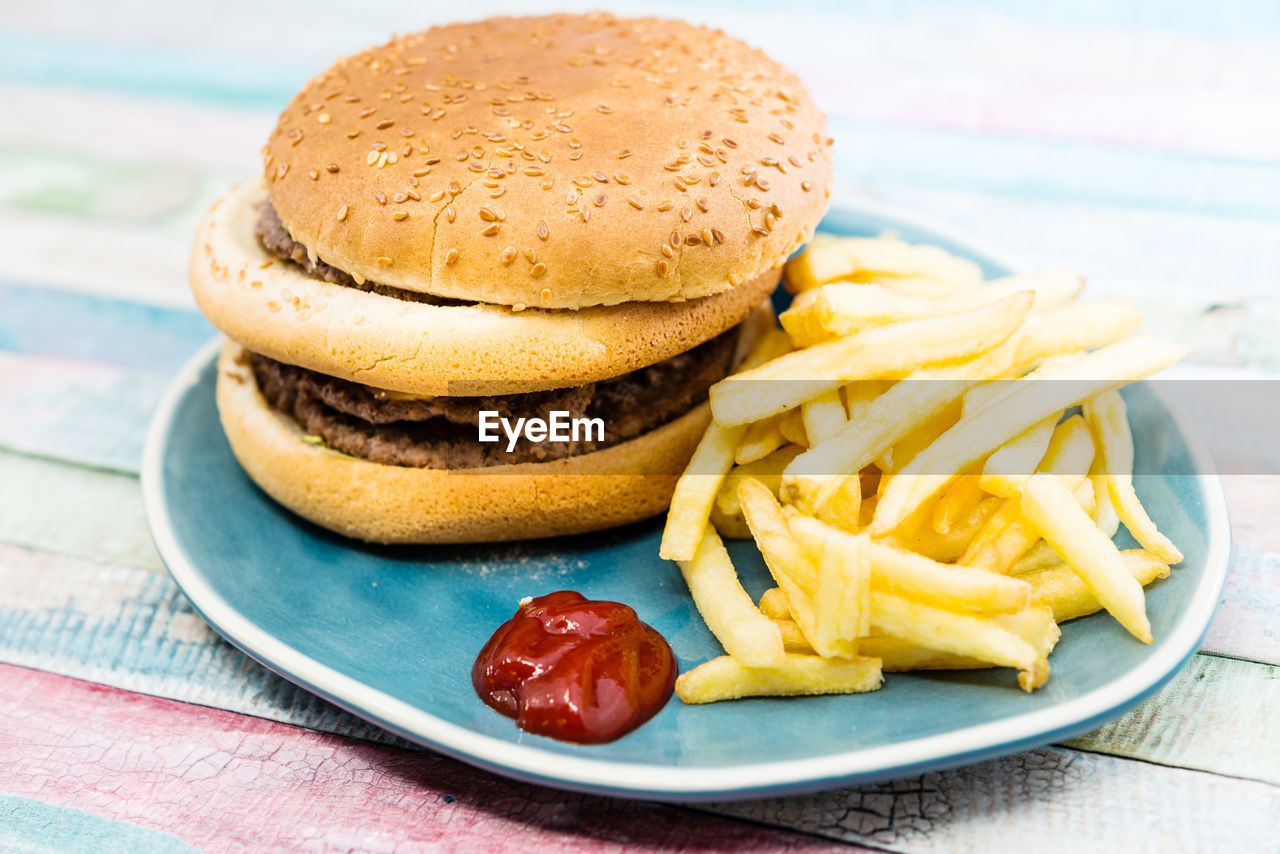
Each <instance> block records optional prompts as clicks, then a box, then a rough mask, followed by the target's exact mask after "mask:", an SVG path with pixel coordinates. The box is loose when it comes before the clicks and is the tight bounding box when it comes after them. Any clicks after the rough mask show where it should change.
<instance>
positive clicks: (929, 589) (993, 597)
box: [870, 541, 1031, 614]
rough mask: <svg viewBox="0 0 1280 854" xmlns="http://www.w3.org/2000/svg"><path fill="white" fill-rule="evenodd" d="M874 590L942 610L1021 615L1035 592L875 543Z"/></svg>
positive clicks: (1009, 580) (1003, 579)
mask: <svg viewBox="0 0 1280 854" xmlns="http://www.w3.org/2000/svg"><path fill="white" fill-rule="evenodd" d="M870 556H871V587H872V589H873V590H879V591H882V592H885V593H893V594H895V595H898V596H905V597H910V598H911V599H914V600H917V601H920V602H923V603H925V604H930V605H935V606H937V607H939V608H948V609H951V610H953V611H966V612H970V613H974V614H1003V613H1009V612H1012V611H1020V610H1022V609H1023V608H1025V607H1027V604H1028V602H1029V601H1030V596H1031V588H1030V587H1029V586H1028V585H1026V584H1025V583H1023V582H1021V581H1018V580H1016V579H1012V578H1006V577H1005V576H1003V575H996V574H994V573H990V572H983V571H981V570H977V569H971V568H968V567H962V566H950V565H947V564H942V563H938V562H937V561H934V560H930V559H929V558H927V557H925V556H923V555H920V554H914V553H912V552H909V551H906V550H904V549H899V548H895V547H893V546H891V545H888V544H886V543H881V542H874V541H873V542H872V543H871V552H870Z"/></svg>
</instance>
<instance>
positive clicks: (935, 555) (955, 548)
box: [887, 495, 1001, 563]
mask: <svg viewBox="0 0 1280 854" xmlns="http://www.w3.org/2000/svg"><path fill="white" fill-rule="evenodd" d="M1000 505H1001V499H999V498H996V497H995V496H994V495H989V496H987V497H986V498H984V499H982V500H981V501H979V502H978V504H977V506H975V507H974V508H973V510H972V512H971V513H970V514H969V515H968V516H967V517H965V518H964V519H962V520H960V521H959V522H958V523H956V524H954V525H952V526H951V530H949V531H947V533H945V534H939V533H938V532H937V531H935V530H933V526H932V525H930V524H928V520H929V518H930V517H931V515H932V509H931V508H930V506H929V504H928V503H926V504H924V505H922V507H921V509H920V512H919V514H918V515H917V516H915V517H914V518H913V519H911V520H909V521H908V522H907V524H905V525H903V526H902V527H901V528H900V529H899V530H898V531H896V532H895V533H894V535H893V536H892V537H889V538H887V540H891V541H894V542H896V543H897V544H899V545H901V546H903V547H904V548H908V549H910V550H911V551H914V552H917V553H919V554H922V555H924V556H925V557H928V558H931V559H933V560H936V561H941V562H943V563H953V562H954V561H956V560H958V559H959V558H960V556H961V555H963V554H964V551H965V548H967V547H968V544H969V541H970V540H972V539H973V537H974V536H975V535H976V534H977V533H978V531H980V530H982V527H983V526H984V525H985V524H987V521H988V520H989V519H990V518H991V517H992V516H993V515H995V513H996V511H997V510H999V509H1000Z"/></svg>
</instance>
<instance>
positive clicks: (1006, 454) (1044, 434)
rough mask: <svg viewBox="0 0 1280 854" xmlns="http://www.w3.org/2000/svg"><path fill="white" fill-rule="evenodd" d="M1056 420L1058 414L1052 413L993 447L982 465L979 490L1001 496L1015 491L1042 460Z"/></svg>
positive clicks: (1010, 494) (1008, 495) (1009, 494)
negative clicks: (980, 488)
mask: <svg viewBox="0 0 1280 854" xmlns="http://www.w3.org/2000/svg"><path fill="white" fill-rule="evenodd" d="M1057 423H1058V414H1057V413H1054V414H1053V415H1050V416H1049V417H1048V418H1046V419H1044V420H1043V421H1040V422H1039V423H1036V424H1033V425H1031V426H1030V427H1028V428H1027V429H1026V430H1023V431H1022V432H1021V433H1019V434H1018V435H1017V436H1014V437H1013V438H1012V439H1010V440H1009V441H1008V442H1005V443H1004V444H1003V445H1001V446H1000V447H999V448H996V450H995V451H994V452H993V453H992V454H991V456H989V457H987V461H986V463H985V464H984V465H983V466H982V477H981V478H980V480H979V482H978V485H979V486H980V487H982V489H983V491H985V492H989V493H991V494H992V495H999V496H1001V497H1002V498H1011V497H1012V496H1014V495H1015V494H1017V492H1018V487H1019V486H1021V485H1022V482H1023V481H1024V480H1026V478H1027V477H1028V476H1029V475H1030V474H1031V473H1032V472H1033V471H1035V470H1036V467H1037V466H1039V465H1040V461H1041V460H1042V459H1044V455H1045V452H1046V451H1047V450H1049V439H1050V437H1052V436H1053V428H1054V427H1055V426H1056V425H1057Z"/></svg>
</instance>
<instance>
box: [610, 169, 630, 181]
mask: <svg viewBox="0 0 1280 854" xmlns="http://www.w3.org/2000/svg"><path fill="white" fill-rule="evenodd" d="M613 180H615V181H617V182H618V183H619V184H630V183H631V176H630V175H626V174H623V173H621V172H615V173H614V176H613Z"/></svg>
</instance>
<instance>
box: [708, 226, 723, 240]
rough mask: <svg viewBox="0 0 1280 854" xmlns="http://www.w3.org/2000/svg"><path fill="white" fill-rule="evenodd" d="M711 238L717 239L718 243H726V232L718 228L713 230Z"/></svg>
mask: <svg viewBox="0 0 1280 854" xmlns="http://www.w3.org/2000/svg"><path fill="white" fill-rule="evenodd" d="M711 236H712V237H714V238H715V242H716V243H724V232H723V231H721V230H720V229H718V228H713V229H711Z"/></svg>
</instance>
